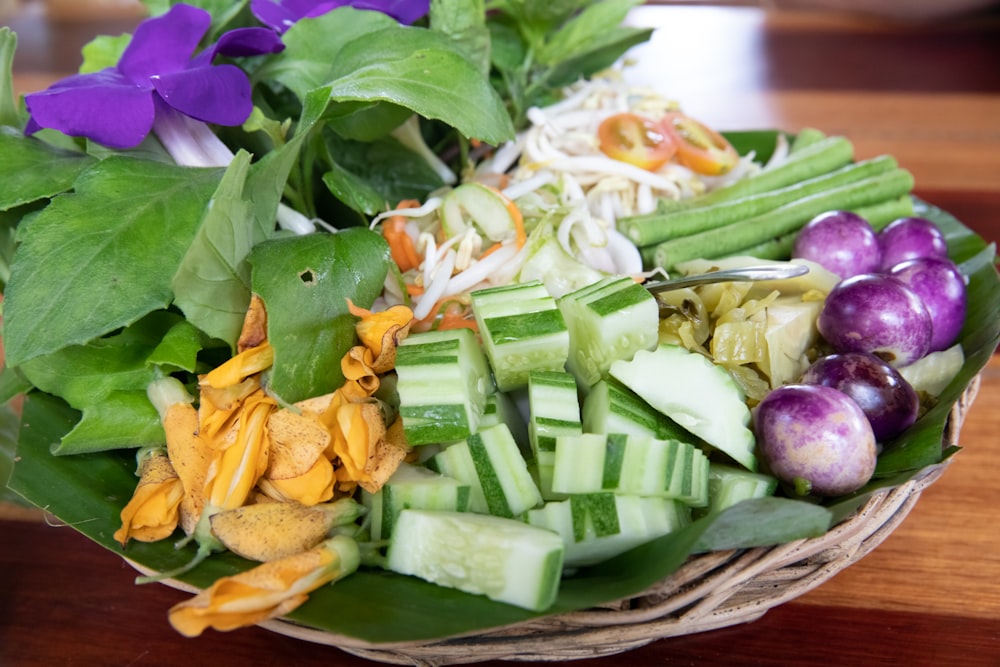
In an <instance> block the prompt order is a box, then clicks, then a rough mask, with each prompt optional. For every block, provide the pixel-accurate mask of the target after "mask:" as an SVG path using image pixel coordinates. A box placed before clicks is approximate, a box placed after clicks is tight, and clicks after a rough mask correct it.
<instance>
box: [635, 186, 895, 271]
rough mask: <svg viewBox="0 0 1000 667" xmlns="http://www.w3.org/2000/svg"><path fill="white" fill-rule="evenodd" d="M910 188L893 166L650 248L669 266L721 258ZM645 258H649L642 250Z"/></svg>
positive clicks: (658, 262) (654, 256)
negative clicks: (815, 219) (822, 217)
mask: <svg viewBox="0 0 1000 667" xmlns="http://www.w3.org/2000/svg"><path fill="white" fill-rule="evenodd" d="M912 189H913V175H912V174H910V172H908V171H906V170H905V169H894V170H892V171H889V172H886V173H883V174H879V175H877V176H874V177H870V178H865V179H862V180H860V181H856V182H854V183H849V184H847V185H842V186H840V187H837V188H832V189H829V190H825V191H823V192H820V193H817V194H813V195H810V196H808V197H803V198H802V199H799V200H797V201H794V202H792V203H789V204H785V205H784V206H779V207H778V208H776V209H774V210H771V211H768V212H766V213H763V214H761V215H757V216H753V217H749V218H746V219H743V220H741V221H739V222H736V223H733V224H731V225H726V226H724V227H718V228H716V229H710V230H707V231H704V232H699V233H697V234H691V235H690V236H682V237H680V238H675V239H671V240H669V241H664V242H663V243H660V244H658V245H656V246H655V247H654V249H653V251H652V255H651V257H652V259H653V261H654V263H655V264H656V265H657V266H662V267H664V268H670V267H672V266H674V265H675V264H677V263H678V262H683V261H685V260H689V259H695V258H697V257H721V256H723V255H727V254H730V253H732V252H735V251H738V250H742V249H744V248H748V247H750V246H754V245H756V244H758V243H763V242H764V241H767V240H768V239H773V238H775V237H778V236H781V235H783V234H788V233H790V232H794V231H796V230H798V229H799V228H801V227H802V226H803V225H805V224H806V223H807V222H808V221H809V220H810V219H811V218H813V217H814V216H816V215H819V214H820V213H822V212H824V211H830V210H834V209H856V208H858V207H863V206H869V205H873V204H877V203H879V202H884V201H886V200H888V199H895V198H897V197H900V196H902V195H904V194H907V193H909V192H910V191H911V190H912ZM645 257H650V254H649V250H648V249H646V254H645Z"/></svg>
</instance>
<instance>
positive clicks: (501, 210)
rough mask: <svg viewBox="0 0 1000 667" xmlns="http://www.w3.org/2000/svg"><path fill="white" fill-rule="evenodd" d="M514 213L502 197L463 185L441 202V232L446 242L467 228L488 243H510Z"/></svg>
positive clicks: (475, 185) (476, 186) (484, 188)
mask: <svg viewBox="0 0 1000 667" xmlns="http://www.w3.org/2000/svg"><path fill="white" fill-rule="evenodd" d="M515 214H516V215H520V214H519V213H517V209H516V208H514V204H513V202H511V201H510V200H509V199H507V197H505V196H504V195H503V194H502V193H500V192H498V191H497V190H494V189H493V188H490V187H487V186H485V185H483V184H482V183H463V184H462V185H459V186H458V187H456V188H455V189H454V190H452V191H451V192H449V193H448V194H447V195H445V197H444V199H443V200H442V201H441V212H440V217H441V229H442V230H443V231H444V235H445V237H446V238H451V237H453V236H460V235H461V234H464V233H466V232H467V231H468V230H469V228H470V227H473V228H475V229H476V230H477V231H478V232H479V233H481V234H482V235H483V236H485V237H486V238H488V239H489V240H490V241H494V242H500V241H506V240H508V239H513V238H514V236H515V234H516V233H517V228H516V225H515V221H514V215H515Z"/></svg>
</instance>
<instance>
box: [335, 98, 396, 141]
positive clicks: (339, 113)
mask: <svg viewBox="0 0 1000 667" xmlns="http://www.w3.org/2000/svg"><path fill="white" fill-rule="evenodd" d="M412 115H413V112H412V111H410V110H409V109H407V108H406V107H401V106H396V105H395V104H389V103H387V102H367V101H365V102H341V103H339V104H331V105H330V107H329V109H328V110H327V113H326V115H325V116H324V120H326V126H327V127H328V128H330V129H331V130H333V131H334V132H336V133H337V134H339V135H340V136H342V137H344V138H345V139H354V140H357V141H375V140H377V139H380V138H381V137H384V136H385V135H387V134H389V133H390V132H392V131H393V130H394V129H395V128H397V127H399V125H400V124H401V123H402V122H403V121H405V120H406V119H407V118H409V117H410V116H412Z"/></svg>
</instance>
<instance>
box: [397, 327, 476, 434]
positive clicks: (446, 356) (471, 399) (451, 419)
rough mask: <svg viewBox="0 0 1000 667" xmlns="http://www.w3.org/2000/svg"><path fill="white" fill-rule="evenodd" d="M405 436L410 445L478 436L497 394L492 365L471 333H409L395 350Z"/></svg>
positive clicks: (451, 330) (400, 407)
mask: <svg viewBox="0 0 1000 667" xmlns="http://www.w3.org/2000/svg"><path fill="white" fill-rule="evenodd" d="M396 374H397V376H398V382H397V386H396V388H397V391H398V393H399V413H400V416H401V417H402V418H403V432H404V433H405V435H406V440H407V442H408V443H409V444H411V445H426V444H431V443H439V442H454V441H456V440H461V439H463V438H465V437H467V436H468V435H469V434H471V433H473V432H475V430H476V429H477V428H478V426H479V422H480V420H481V419H482V415H483V412H484V411H485V408H486V401H487V397H488V396H489V395H490V394H492V393H493V390H494V388H493V383H492V380H491V378H490V371H489V365H488V362H487V360H486V357H485V356H484V355H483V350H482V348H481V347H480V346H479V343H478V341H477V340H476V336H475V334H474V333H473V332H472V331H471V330H469V329H449V330H446V331H427V332H421V333H415V334H410V335H409V336H407V337H406V338H405V339H404V340H403V342H402V344H400V346H399V348H398V349H397V350H396Z"/></svg>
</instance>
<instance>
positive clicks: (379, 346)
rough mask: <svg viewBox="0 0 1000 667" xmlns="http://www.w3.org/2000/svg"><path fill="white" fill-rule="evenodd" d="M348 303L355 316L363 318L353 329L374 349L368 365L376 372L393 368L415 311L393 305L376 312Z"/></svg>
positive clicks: (364, 343) (363, 341)
mask: <svg viewBox="0 0 1000 667" xmlns="http://www.w3.org/2000/svg"><path fill="white" fill-rule="evenodd" d="M347 305H348V309H349V310H350V312H351V314H352V315H355V316H357V317H360V318H361V321H360V322H358V323H357V324H356V325H354V330H355V332H356V333H357V335H358V339H359V340H360V341H361V344H362V345H363V346H364V347H365V348H367V349H368V350H370V351H371V357H370V360H369V362H368V365H369V366H370V367H371V368H372V369H373V370H374V371H375V372H376V373H385V372H387V371H389V370H391V369H392V368H394V367H395V365H396V348H397V347H398V346H399V343H400V341H402V340H403V339H404V338H406V336H407V334H408V333H409V330H410V323H411V322H412V321H413V311H412V310H410V309H409V308H407V307H406V306H392V307H391V308H387V309H386V310H383V311H380V312H377V313H373V312H371V311H369V310H365V309H364V308H358V307H357V306H355V305H354V304H353V303H351V302H350V300H348V302H347Z"/></svg>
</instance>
